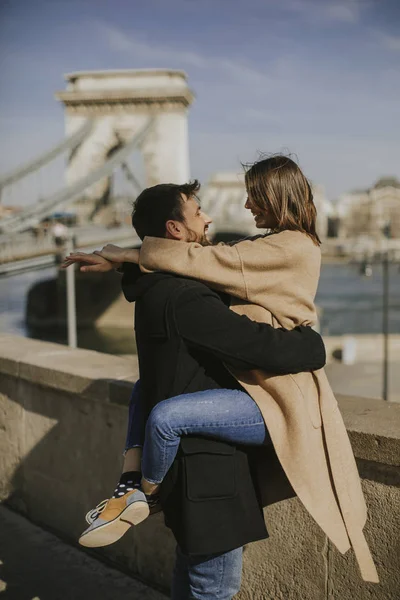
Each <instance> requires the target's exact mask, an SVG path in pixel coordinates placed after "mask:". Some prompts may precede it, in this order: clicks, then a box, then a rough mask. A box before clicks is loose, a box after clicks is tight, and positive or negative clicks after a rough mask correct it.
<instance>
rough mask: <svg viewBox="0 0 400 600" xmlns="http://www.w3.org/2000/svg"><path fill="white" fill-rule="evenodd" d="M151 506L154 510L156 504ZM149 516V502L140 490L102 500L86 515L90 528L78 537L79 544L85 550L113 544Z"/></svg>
mask: <svg viewBox="0 0 400 600" xmlns="http://www.w3.org/2000/svg"><path fill="white" fill-rule="evenodd" d="M153 504H154V508H155V506H156V502H154V503H153ZM149 514H150V506H149V502H148V500H147V497H146V495H145V494H144V493H143V492H142V490H140V489H135V490H133V491H130V492H127V493H126V494H124V495H123V496H121V497H120V498H110V500H103V501H102V502H100V504H98V505H97V506H96V508H95V509H93V510H91V511H89V512H88V513H87V515H86V521H87V523H89V525H90V526H89V527H88V528H87V529H86V530H85V531H84V532H83V533H82V535H81V536H80V538H79V543H80V544H81V546H86V547H87V548H98V547H101V546H108V545H109V544H113V543H114V542H116V541H117V540H119V539H120V538H121V537H122V536H123V535H125V533H126V532H127V531H128V529H129V528H130V527H131V526H132V525H138V523H141V522H142V521H144V520H145V519H146V518H147V517H148V516H149Z"/></svg>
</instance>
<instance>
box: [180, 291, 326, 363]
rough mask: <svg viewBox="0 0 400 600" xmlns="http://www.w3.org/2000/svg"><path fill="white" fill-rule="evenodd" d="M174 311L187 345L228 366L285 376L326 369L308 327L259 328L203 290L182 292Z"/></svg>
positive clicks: (315, 337) (321, 347) (321, 348)
mask: <svg viewBox="0 0 400 600" xmlns="http://www.w3.org/2000/svg"><path fill="white" fill-rule="evenodd" d="M203 288H204V289H203ZM173 308H174V320H175V323H176V327H177V330H178V332H179V334H180V336H181V337H182V338H183V339H184V340H185V341H186V343H187V344H188V346H193V347H196V348H199V349H202V350H205V351H207V352H209V353H210V354H212V355H214V356H215V357H216V358H218V359H220V360H222V361H223V362H225V363H226V364H228V365H229V366H230V367H233V368H236V369H240V370H251V369H257V368H258V369H263V370H264V371H267V372H269V373H276V374H287V373H299V372H300V371H313V370H316V369H319V368H322V367H323V366H324V364H325V358H326V356H325V347H324V344H323V341H322V338H321V336H320V335H319V334H318V333H316V332H315V331H313V330H312V329H311V328H310V327H296V328H295V329H293V330H291V331H287V330H285V329H274V328H273V327H272V326H271V325H267V324H266V323H257V322H255V321H252V320H250V319H248V318H247V317H246V316H244V315H242V316H240V315H237V314H235V313H233V312H232V311H231V310H230V309H229V308H228V307H227V306H225V304H223V302H222V301H221V300H220V298H219V296H218V295H217V294H216V293H215V292H213V291H212V290H210V289H208V288H207V287H205V286H202V290H201V291H199V290H198V289H196V290H194V289H192V288H190V287H186V288H184V289H183V291H181V292H180V293H179V294H178V295H177V296H176V297H175V298H174V301H173Z"/></svg>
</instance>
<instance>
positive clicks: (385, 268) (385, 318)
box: [382, 250, 390, 400]
mask: <svg viewBox="0 0 400 600" xmlns="http://www.w3.org/2000/svg"><path fill="white" fill-rule="evenodd" d="M389 266H390V263H389V253H388V250H386V251H385V252H384V253H383V257H382V333H383V373H382V378H383V382H382V396H383V399H384V400H388V399H389Z"/></svg>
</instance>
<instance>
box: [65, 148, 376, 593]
mask: <svg viewBox="0 0 400 600" xmlns="http://www.w3.org/2000/svg"><path fill="white" fill-rule="evenodd" d="M245 182H246V188H247V192H248V199H247V201H246V208H248V209H250V210H251V211H252V213H253V215H254V218H255V222H256V226H257V227H258V228H266V229H268V230H269V232H268V233H267V234H264V235H260V236H255V237H254V238H249V239H246V240H242V241H239V242H238V243H236V244H234V245H223V244H219V245H217V246H204V245H201V244H199V243H197V242H198V240H196V239H195V238H193V237H192V238H191V240H190V242H189V243H188V242H186V243H185V240H184V238H182V237H181V238H179V239H181V240H182V242H181V243H180V244H177V243H176V239H178V238H177V237H173V236H168V237H170V238H171V239H160V237H157V236H153V237H146V239H145V240H144V243H143V245H142V248H141V250H140V252H139V251H137V250H129V251H126V250H122V249H118V248H117V247H115V246H107V247H105V248H104V249H103V251H102V252H101V253H100V255H101V256H102V258H105V259H108V260H111V261H115V262H116V263H121V262H126V261H131V262H137V263H139V264H140V267H141V269H142V271H144V272H147V273H149V272H151V271H156V270H161V271H170V272H173V273H175V274H176V275H180V276H184V277H191V278H195V279H197V280H199V281H201V282H203V283H206V284H207V285H209V286H210V287H212V288H214V289H216V290H218V291H220V292H225V293H228V294H230V295H231V296H232V298H231V309H232V311H234V312H236V313H238V314H239V315H240V314H241V315H244V314H246V315H248V316H249V317H250V318H252V319H253V320H254V321H259V322H266V323H269V324H272V325H273V326H274V327H279V326H284V327H286V328H287V329H292V328H293V327H296V326H298V325H304V324H305V325H311V324H313V323H314V322H315V318H316V313H315V307H314V303H313V301H314V297H315V293H316V289H317V284H318V278H319V269H320V250H319V244H320V242H319V238H318V235H317V233H316V231H315V221H316V210H315V206H314V203H313V198H312V192H311V187H310V185H309V183H308V181H307V179H306V178H305V177H304V175H303V173H302V172H301V170H300V169H299V167H298V166H297V165H296V164H295V163H294V162H293V161H292V160H291V159H290V158H287V157H283V156H275V157H271V158H268V159H265V160H261V161H259V162H257V163H255V164H254V165H253V166H252V167H251V168H250V169H249V170H248V171H247V173H246V178H245ZM199 214H200V210H199ZM138 233H139V235H140V231H138ZM72 260H77V261H79V260H82V258H81V259H79V257H75V258H74V257H72ZM93 260H94V261H95V259H93ZM88 262H90V261H88ZM86 269H87V270H96V265H94V266H93V267H86ZM154 275H155V274H154ZM193 318H194V319H195V318H196V314H195V313H193ZM244 343H246V340H244ZM228 364H229V363H228ZM230 370H231V371H232V373H233V374H234V375H235V377H236V379H237V380H238V381H239V383H240V384H241V386H242V389H244V390H247V392H248V394H249V396H247V395H246V394H243V392H241V394H242V395H243V398H250V395H251V397H252V398H253V400H254V401H255V402H253V404H251V398H250V401H248V400H246V402H245V404H243V405H240V408H239V410H238V411H236V410H235V409H236V406H237V403H236V401H235V400H236V399H235V398H234V396H233V394H232V392H229V393H228V394H227V397H226V398H225V397H224V394H221V393H216V392H213V393H211V392H210V393H209V394H208V396H207V400H208V401H209V404H207V403H205V404H204V407H203V413H202V415H201V414H199V415H197V412H196V411H193V407H194V406H196V405H197V402H196V404H195V403H194V402H193V404H192V405H191V404H190V399H191V398H190V397H188V396H187V395H185V396H183V397H180V398H173V399H170V400H166V401H165V402H162V403H160V404H159V405H158V406H157V408H156V410H155V411H153V412H154V415H153V413H152V414H150V417H149V420H148V423H147V429H146V434H147V435H146V439H145V444H144V449H143V461H142V471H143V477H144V479H143V480H142V489H143V491H144V492H145V493H148V494H156V493H157V491H158V484H159V483H161V481H163V477H164V475H165V472H166V470H168V467H169V465H170V464H171V462H172V460H173V457H174V455H175V453H176V450H177V448H178V446H179V439H180V436H182V435H186V434H188V433H196V434H197V435H211V436H213V437H214V438H218V439H227V438H226V437H225V436H227V435H232V437H231V438H230V439H229V441H235V442H236V443H240V442H242V443H245V442H244V441H243V437H241V435H243V429H244V423H243V420H242V422H241V425H242V426H241V427H240V426H239V421H238V419H240V417H242V419H244V420H246V417H247V416H248V415H249V416H250V415H251V418H253V417H255V413H254V412H251V411H254V406H255V405H257V407H258V410H259V413H257V415H258V416H261V417H262V421H261V422H262V423H263V425H264V426H265V425H266V430H265V432H264V437H263V436H259V434H260V433H261V431H260V430H261V428H259V431H258V434H257V426H256V425H255V423H254V422H253V421H252V425H251V426H249V427H248V430H249V431H251V432H252V434H253V435H254V436H255V437H254V438H252V442H253V443H255V444H260V445H261V444H262V443H265V442H266V440H267V436H268V435H269V436H270V437H271V439H272V442H273V445H274V447H275V450H276V453H277V455H278V458H279V460H280V463H281V465H282V466H283V468H284V470H285V472H286V475H287V476H288V478H289V480H290V483H291V484H292V486H293V488H294V490H295V492H296V493H297V495H298V496H299V498H300V500H301V501H302V502H303V504H304V506H305V507H306V508H307V509H308V511H309V512H310V514H311V515H312V516H313V517H314V519H315V520H316V522H317V523H318V524H319V525H320V526H321V528H322V529H323V531H324V532H325V533H326V534H327V536H328V537H329V538H330V539H331V540H332V541H333V542H334V543H335V544H336V546H337V547H338V549H339V550H340V551H341V552H346V551H347V550H348V548H349V547H350V545H352V546H353V548H354V550H355V553H356V556H357V559H358V562H359V566H360V568H361V573H362V576H363V578H364V579H366V580H368V581H377V574H376V570H375V566H374V564H373V561H372V558H371V556H370V553H369V550H368V546H367V544H366V541H365V538H364V535H363V532H362V530H363V526H364V524H365V521H366V507H365V502H364V498H363V494H362V491H361V486H360V481H359V476H358V472H357V468H356V465H355V461H354V456H353V453H352V450H351V446H350V443H349V440H348V436H347V432H346V429H345V427H344V424H343V420H342V418H341V415H340V412H339V410H338V407H337V403H336V400H335V398H334V396H333V394H332V391H331V389H330V386H329V383H328V381H327V379H326V376H325V373H324V372H323V371H316V372H314V373H300V374H298V375H296V376H293V375H292V376H289V375H286V376H279V377H277V376H275V377H274V376H271V375H268V374H267V373H266V372H265V371H262V370H257V369H255V370H253V371H247V372H243V371H241V370H240V368H237V367H236V368H232V365H230ZM270 373H271V371H270ZM196 396H197V399H198V400H200V397H199V395H198V394H197V395H194V396H192V398H195V397H196ZM228 398H230V399H231V401H230V402H229V400H228ZM227 400H228V401H227ZM221 404H223V406H224V410H226V412H224V410H223V411H222V412H223V413H224V416H225V419H224V418H222V416H221V414H219V413H218V418H213V411H214V410H218V409H219V408H220V406H221ZM171 406H172V409H171V410H170V407H171ZM225 407H226V408H225ZM191 408H192V411H191ZM163 410H164V411H165V412H164V413H163ZM194 412H196V415H195V416H194V415H193V413H194ZM194 421H195V422H196V424H195V426H196V429H195V431H193V425H194ZM228 431H229V434H228ZM267 431H268V434H267V433H266V432H267ZM232 432H233V433H232ZM234 436H236V437H234ZM239 438H240V439H239ZM261 438H262V439H261ZM247 443H248V442H247ZM310 456H312V461H310ZM145 501H146V499H144V502H145ZM144 502H143V503H144ZM138 508H139V506H138ZM360 515H361V518H360ZM92 531H93V530H92ZM89 534H90V532H88V534H87V535H89Z"/></svg>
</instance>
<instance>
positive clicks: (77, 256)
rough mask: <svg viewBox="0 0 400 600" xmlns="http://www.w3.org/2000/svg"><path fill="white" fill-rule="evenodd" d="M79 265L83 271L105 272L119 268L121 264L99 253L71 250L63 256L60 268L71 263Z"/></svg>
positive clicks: (64, 267)
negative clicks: (67, 254)
mask: <svg viewBox="0 0 400 600" xmlns="http://www.w3.org/2000/svg"><path fill="white" fill-rule="evenodd" d="M75 264H76V265H80V271H82V272H83V273H90V272H94V273H106V272H107V271H113V270H116V269H119V268H120V267H121V266H122V261H121V262H119V263H118V262H112V261H110V260H107V259H106V258H104V257H103V256H101V255H100V254H94V253H93V254H87V253H86V252H71V254H70V255H69V256H66V257H65V260H64V262H63V264H62V265H61V268H62V269H66V268H67V267H70V266H71V265H75Z"/></svg>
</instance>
